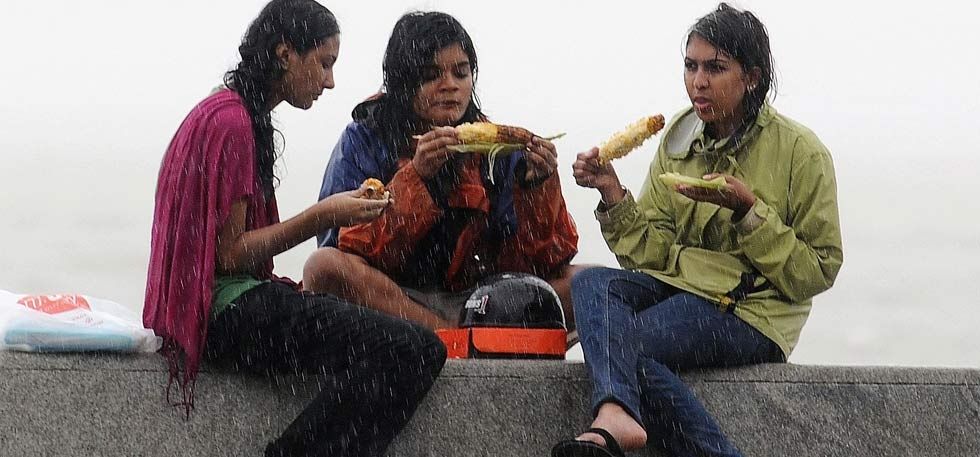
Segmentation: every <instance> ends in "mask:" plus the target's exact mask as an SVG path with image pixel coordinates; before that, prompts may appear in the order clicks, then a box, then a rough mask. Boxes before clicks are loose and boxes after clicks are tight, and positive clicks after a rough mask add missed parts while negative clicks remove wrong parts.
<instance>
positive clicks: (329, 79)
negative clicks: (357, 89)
mask: <svg viewBox="0 0 980 457" xmlns="http://www.w3.org/2000/svg"><path fill="white" fill-rule="evenodd" d="M335 86H336V84H335V83H334V80H333V71H332V70H331V71H328V72H327V74H326V75H324V76H323V88H324V89H333V88H334V87H335Z"/></svg>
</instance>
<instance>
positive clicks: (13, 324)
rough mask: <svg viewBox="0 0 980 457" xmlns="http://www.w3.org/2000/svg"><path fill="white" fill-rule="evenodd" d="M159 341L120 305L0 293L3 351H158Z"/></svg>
mask: <svg viewBox="0 0 980 457" xmlns="http://www.w3.org/2000/svg"><path fill="white" fill-rule="evenodd" d="M160 344H161V340H160V338H159V337H157V336H156V335H154V334H153V331H152V330H148V329H145V328H143V325H142V323H141V321H140V318H139V316H137V315H135V314H134V313H133V312H132V311H130V310H128V309H126V308H125V307H123V306H122V305H120V304H118V303H115V302H111V301H109V300H102V299H98V298H94V297H89V296H87V295H77V294H70V295H21V294H14V293H11V292H7V291H5V290H0V349H5V350H12V351H30V352H81V351H117V352H155V351H156V350H158V349H160Z"/></svg>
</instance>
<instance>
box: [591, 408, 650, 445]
mask: <svg viewBox="0 0 980 457" xmlns="http://www.w3.org/2000/svg"><path fill="white" fill-rule="evenodd" d="M592 427H593V428H602V429H605V430H606V431H607V432H609V434H610V435H612V436H613V438H616V441H617V442H618V443H619V446H620V447H621V448H623V450H624V451H632V450H636V449H640V448H642V447H643V446H646V444H647V432H646V430H644V429H643V426H641V425H640V424H639V423H637V422H636V420H635V419H633V416H630V415H629V413H627V412H626V410H625V409H623V407H621V406H619V405H618V404H616V403H603V404H602V406H600V407H599V414H597V415H596V417H595V420H594V421H592ZM575 439H577V440H579V441H591V442H593V443H595V444H598V445H600V446H606V440H605V439H604V438H603V437H602V436H600V435H597V434H595V433H583V434H581V435H579V436H578V437H576V438H575Z"/></svg>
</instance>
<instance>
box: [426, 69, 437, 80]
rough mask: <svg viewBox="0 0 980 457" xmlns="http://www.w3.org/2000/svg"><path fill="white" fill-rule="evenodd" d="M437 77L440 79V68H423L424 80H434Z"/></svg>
mask: <svg viewBox="0 0 980 457" xmlns="http://www.w3.org/2000/svg"><path fill="white" fill-rule="evenodd" d="M436 79H439V70H436V69H434V68H426V69H423V70H422V80H423V81H434V80H436Z"/></svg>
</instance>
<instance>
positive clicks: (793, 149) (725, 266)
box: [596, 105, 843, 356]
mask: <svg viewBox="0 0 980 457" xmlns="http://www.w3.org/2000/svg"><path fill="white" fill-rule="evenodd" d="M703 130H704V123H703V122H702V121H701V120H700V119H698V117H697V115H696V114H695V113H694V111H693V109H691V108H689V109H687V110H685V111H682V112H681V113H680V114H678V115H677V116H675V117H674V119H673V120H672V122H671V124H670V125H669V126H668V127H667V131H666V133H665V134H664V135H663V139H662V141H661V144H660V147H659V149H658V150H657V155H656V157H655V158H654V160H653V163H652V164H651V165H650V172H649V176H647V179H646V181H645V183H644V185H643V188H642V190H641V192H640V196H639V199H637V200H634V198H633V196H632V195H631V194H629V193H627V195H626V198H625V199H624V200H622V201H621V202H619V203H617V204H616V205H615V206H612V207H611V208H608V210H607V211H602V209H603V208H602V207H601V206H600V209H599V210H598V211H596V217H597V218H598V219H599V222H600V226H601V228H602V234H603V237H604V238H605V239H606V243H607V244H608V245H609V248H610V250H612V252H613V254H615V255H616V257H617V259H618V260H619V263H620V265H621V266H622V267H623V268H626V269H632V270H637V271H641V272H644V273H647V274H649V275H651V276H653V277H655V278H657V279H659V280H661V281H663V282H665V283H668V284H670V285H672V286H675V287H677V288H679V289H681V290H684V291H687V292H690V293H693V294H696V295H698V296H701V297H704V298H706V299H708V300H711V301H712V302H714V303H716V304H718V306H719V308H720V309H722V310H730V309H732V308H734V313H735V315H736V316H738V317H739V318H741V319H742V320H744V321H745V322H747V323H748V324H749V325H751V326H753V327H754V328H756V329H758V330H759V331H760V332H761V333H762V334H764V335H766V336H767V337H768V338H769V339H771V340H772V341H773V342H775V343H776V344H778V345H779V347H780V348H781V349H782V350H783V353H784V354H785V355H786V356H789V354H790V353H791V352H792V351H793V348H794V347H795V346H796V343H797V341H798V340H799V337H800V330H801V329H802V327H803V324H804V323H805V322H806V319H807V316H808V315H809V314H810V308H811V298H812V297H813V296H815V295H817V294H819V293H820V292H823V291H825V290H827V289H829V288H830V287H831V286H832V285H833V284H834V279H835V278H836V276H837V272H838V271H839V270H840V267H841V263H842V262H843V251H842V249H841V235H840V222H839V220H838V215H837V184H836V180H835V178H834V166H833V161H832V160H831V157H830V153H829V152H828V151H827V148H826V147H824V145H823V144H821V143H820V140H818V139H817V137H816V135H814V133H813V132H812V131H810V130H809V129H807V128H806V127H804V126H802V125H800V124H798V123H796V122H794V121H792V120H790V119H788V118H786V117H785V116H782V115H780V114H778V113H777V112H776V110H775V109H773V108H772V107H771V106H768V105H766V106H764V107H763V109H762V110H761V111H760V113H759V116H758V117H757V118H756V122H755V124H754V125H753V126H752V127H750V128H749V130H748V131H747V132H746V134H745V135H744V136H743V140H742V142H741V146H739V147H733V146H732V145H729V144H725V142H724V140H722V141H720V142H714V143H713V142H712V140H710V139H708V138H706V137H705V136H704V133H703ZM665 172H676V173H680V174H683V175H686V176H693V177H701V176H702V175H705V174H708V173H725V174H730V175H733V176H735V177H736V178H738V179H739V180H741V181H742V182H744V183H745V184H746V185H747V186H748V187H749V188H750V189H751V190H752V191H753V193H754V194H755V196H756V197H757V200H756V204H755V205H754V206H753V207H752V209H751V210H750V211H749V213H748V214H747V215H746V216H745V217H744V218H743V219H742V220H741V221H737V222H738V223H735V222H733V221H732V219H731V217H732V211H731V210H729V209H727V208H722V207H720V206H718V205H715V204H711V203H699V202H695V201H693V200H691V199H689V198H687V197H685V196H683V195H681V194H679V193H677V192H675V191H674V190H673V189H672V188H668V187H667V186H666V185H665V184H664V183H662V182H661V181H660V180H659V179H657V177H658V176H659V175H660V174H661V173H665Z"/></svg>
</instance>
